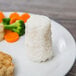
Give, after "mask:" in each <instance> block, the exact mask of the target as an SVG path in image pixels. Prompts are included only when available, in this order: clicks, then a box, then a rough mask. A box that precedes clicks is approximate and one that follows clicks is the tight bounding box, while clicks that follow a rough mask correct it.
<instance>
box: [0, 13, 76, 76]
mask: <svg viewBox="0 0 76 76" xmlns="http://www.w3.org/2000/svg"><path fill="white" fill-rule="evenodd" d="M5 14H6V16H8V14H9V13H8V12H7V13H5ZM51 26H52V40H53V51H54V54H55V56H54V58H53V59H52V60H50V61H47V62H44V63H34V62H32V61H30V60H29V59H28V58H27V56H26V54H25V51H26V49H24V36H22V37H21V38H20V40H19V41H17V42H15V43H7V42H6V41H2V42H0V50H1V51H4V52H6V53H8V54H10V55H11V56H12V57H13V61H14V64H15V76H64V75H65V74H66V73H67V72H68V71H69V70H70V69H71V67H72V65H73V63H74V61H75V57H76V45H75V41H74V39H73V37H72V35H71V34H70V33H69V32H68V31H67V30H66V29H65V28H64V27H62V26H61V25H60V24H58V23H56V22H55V21H53V20H51Z"/></svg>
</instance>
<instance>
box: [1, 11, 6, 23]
mask: <svg viewBox="0 0 76 76" xmlns="http://www.w3.org/2000/svg"><path fill="white" fill-rule="evenodd" d="M3 18H5V16H4V14H3V12H1V11H0V23H1V22H2V19H3Z"/></svg>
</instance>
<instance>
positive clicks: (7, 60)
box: [0, 52, 14, 76]
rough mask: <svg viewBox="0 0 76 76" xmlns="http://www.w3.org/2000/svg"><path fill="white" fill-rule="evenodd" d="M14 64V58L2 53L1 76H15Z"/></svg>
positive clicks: (0, 61) (0, 57)
mask: <svg viewBox="0 0 76 76" xmlns="http://www.w3.org/2000/svg"><path fill="white" fill-rule="evenodd" d="M13 72H14V64H13V63H12V57H11V56H10V55H8V54H5V53H3V52H0V76H13Z"/></svg>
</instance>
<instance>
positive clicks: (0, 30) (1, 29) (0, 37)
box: [0, 25, 4, 41]
mask: <svg viewBox="0 0 76 76" xmlns="http://www.w3.org/2000/svg"><path fill="white" fill-rule="evenodd" d="M3 38H4V26H3V25H0V41H2V40H3Z"/></svg>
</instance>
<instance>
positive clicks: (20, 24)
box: [4, 20, 25, 36]
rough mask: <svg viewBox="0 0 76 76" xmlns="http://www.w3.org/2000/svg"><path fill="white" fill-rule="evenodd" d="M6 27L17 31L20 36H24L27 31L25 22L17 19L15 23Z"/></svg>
mask: <svg viewBox="0 0 76 76" xmlns="http://www.w3.org/2000/svg"><path fill="white" fill-rule="evenodd" d="M4 28H5V29H8V30H11V31H13V32H17V33H18V34H19V36H22V35H23V34H24V33H25V24H24V22H23V21H22V20H17V21H16V22H15V23H13V24H9V25H4Z"/></svg>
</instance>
